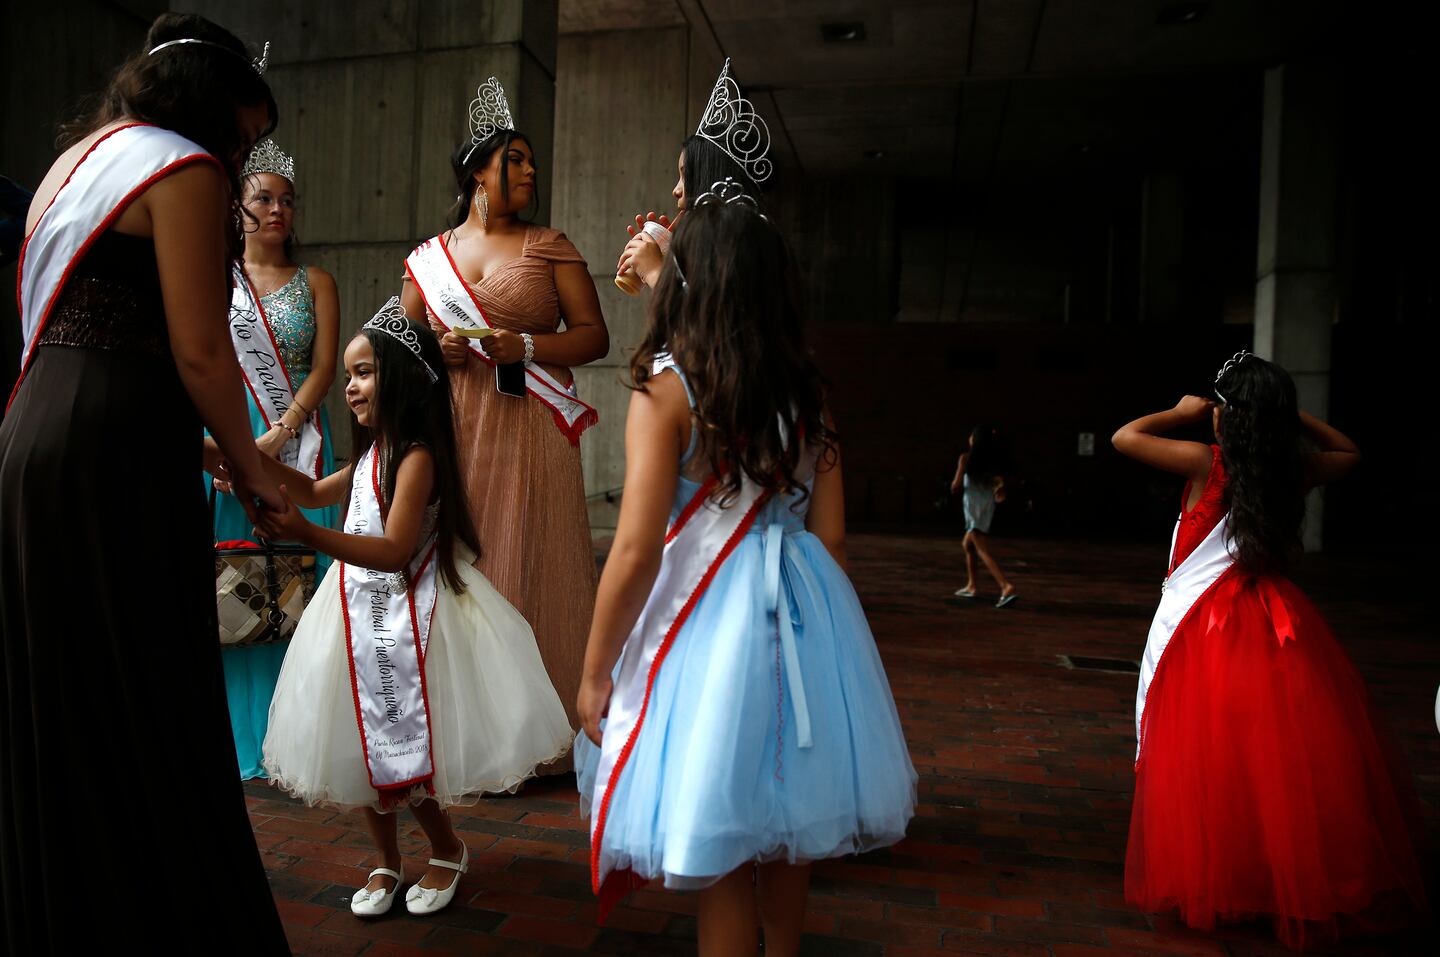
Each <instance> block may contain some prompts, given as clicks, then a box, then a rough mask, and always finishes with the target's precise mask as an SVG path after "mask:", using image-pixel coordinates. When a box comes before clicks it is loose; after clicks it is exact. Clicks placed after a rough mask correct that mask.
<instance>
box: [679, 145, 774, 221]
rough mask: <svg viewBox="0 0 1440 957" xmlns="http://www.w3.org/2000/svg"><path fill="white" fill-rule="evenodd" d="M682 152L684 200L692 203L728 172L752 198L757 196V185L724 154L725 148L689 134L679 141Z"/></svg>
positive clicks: (738, 165)
mask: <svg viewBox="0 0 1440 957" xmlns="http://www.w3.org/2000/svg"><path fill="white" fill-rule="evenodd" d="M680 151H681V152H682V153H683V154H685V201H686V202H687V203H690V204H693V203H694V202H695V200H696V198H697V197H699V196H700V195H701V194H703V193H704V192H705V191H706V190H707V189H709V188H710V187H711V186H712V185H713V184H715V183H722V182H724V181H725V178H726V177H727V176H728V177H730V178H731V179H733V180H734V181H735V182H737V183H739V184H740V186H741V187H742V188H743V189H744V190H745V192H746V193H748V194H749V195H750V196H752V197H754V198H755V199H757V200H758V199H759V198H760V187H759V185H758V184H756V182H755V181H754V180H752V179H751V178H750V177H749V175H748V174H747V173H746V172H745V170H744V169H742V168H741V166H740V164H739V163H737V162H735V161H734V160H733V159H731V158H730V157H729V156H728V155H726V153H725V151H724V150H722V149H721V148H720V147H718V146H716V145H715V144H714V143H712V142H710V141H709V140H707V139H706V138H705V137H703V136H700V135H699V134H698V133H697V134H692V135H691V136H690V137H689V139H687V140H686V141H685V142H684V143H682V144H681V145H680Z"/></svg>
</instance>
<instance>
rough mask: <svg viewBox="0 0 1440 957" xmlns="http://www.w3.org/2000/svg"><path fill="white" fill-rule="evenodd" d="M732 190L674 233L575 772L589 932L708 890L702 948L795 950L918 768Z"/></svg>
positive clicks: (811, 369) (789, 304) (600, 613)
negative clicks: (672, 891)
mask: <svg viewBox="0 0 1440 957" xmlns="http://www.w3.org/2000/svg"><path fill="white" fill-rule="evenodd" d="M733 195H734V193H732V192H730V191H727V190H724V189H723V187H722V186H721V184H716V186H715V187H712V190H711V192H710V193H709V194H707V195H705V196H702V197H701V198H700V199H699V200H697V202H696V203H695V204H694V206H693V208H692V210H691V211H690V212H689V213H688V214H687V215H686V217H685V219H684V220H682V222H681V224H680V226H679V227H678V229H677V230H676V235H675V240H674V245H673V246H672V247H671V252H670V255H669V256H667V257H666V260H665V265H664V267H663V271H662V273H661V277H660V280H659V282H658V284H657V288H656V295H655V299H654V301H653V304H652V307H651V311H650V319H649V328H648V331H647V333H646V337H645V339H644V341H643V342H642V344H641V346H640V348H639V350H638V352H637V356H640V357H644V358H637V360H636V361H635V363H634V364H633V365H632V375H633V377H634V379H635V383H636V387H637V390H638V391H636V392H635V393H634V395H633V396H632V398H631V404H630V411H629V418H628V421H627V424H626V476H625V482H626V484H625V497H624V500H623V503H622V507H621V514H620V520H619V526H618V528H617V531H616V535H615V542H614V546H613V548H612V550H611V552H610V557H609V559H608V561H607V563H606V566H605V571H604V574H603V575H602V577H601V580H600V586H599V594H598V597H597V604H596V609H595V619H594V623H593V625H592V628H591V632H590V640H589V645H588V648H587V652H586V661H585V672H584V676H583V678H582V683H581V691H580V697H579V702H578V707H579V715H580V719H581V722H582V725H583V733H582V734H581V736H580V737H579V739H578V741H577V760H576V765H577V768H578V774H579V784H580V793H581V807H582V810H583V811H584V812H585V813H586V814H587V815H588V816H589V819H590V825H591V869H592V874H591V876H592V881H593V884H594V888H595V890H596V892H597V894H599V896H600V909H601V914H602V918H603V915H604V914H605V913H606V912H608V910H609V908H610V907H611V906H613V904H614V903H615V902H616V901H617V900H618V899H619V898H620V897H621V896H623V895H624V894H625V893H626V892H627V891H628V890H629V889H631V888H633V887H636V886H638V885H640V884H642V883H644V882H646V881H649V880H655V879H658V880H663V881H664V883H665V885H666V886H667V887H672V888H682V889H693V890H697V891H698V892H699V901H698V915H699V924H698V932H699V943H700V952H701V953H702V954H709V953H714V954H727V955H729V954H741V953H754V952H755V946H756V938H757V932H759V931H760V930H763V933H764V940H765V952H766V954H770V955H777V954H793V953H795V952H796V950H797V948H798V946H799V940H800V931H801V926H802V924H803V920H804V910H805V900H806V896H807V893H808V886H809V883H808V882H809V868H808V864H809V862H811V861H815V860H821V859H824V858H829V857H835V856H840V855H845V854H853V853H858V852H861V851H865V850H868V849H871V848H876V847H883V846H885V845H888V844H892V843H894V842H895V841H898V840H900V839H901V838H902V837H903V836H904V833H905V828H906V825H907V823H908V822H909V820H910V817H911V816H912V814H913V809H914V802H915V784H916V776H915V771H914V768H913V766H912V765H911V762H910V758H909V754H908V751H907V749H906V745H905V738H904V735H903V733H902V731H901V727H900V720H899V717H898V714H897V712H896V708H895V702H894V699H893V697H892V696H891V692H890V686H889V682H888V680H887V678H886V675H885V669H884V667H883V665H882V664H881V661H880V656H879V653H878V652H877V650H876V647H875V640H874V638H873V637H872V635H871V633H870V628H869V625H868V624H867V622H866V620H865V613H864V611H863V610H862V608H861V606H860V602H859V600H858V599H857V598H856V595H855V590H854V588H853V587H852V586H851V584H850V581H849V579H848V578H847V577H846V574H845V570H844V563H845V525H844V500H843V491H842V485H841V478H840V461H839V451H838V446H837V445H836V437H835V434H834V432H832V431H831V428H830V426H829V424H828V421H827V418H826V416H825V414H824V412H823V410H822V395H821V381H820V377H819V373H818V371H817V370H816V368H815V366H814V364H813V363H812V362H811V360H810V358H809V355H808V353H807V351H806V350H805V347H804V343H803V341H802V338H801V324H800V318H799V313H798V309H797V308H796V305H795V303H794V301H793V300H792V299H791V298H789V296H788V293H787V290H788V289H790V288H791V286H790V285H789V282H790V279H791V277H790V266H789V260H788V256H787V253H786V251H785V248H784V243H783V241H782V240H781V238H780V236H779V234H778V232H777V231H776V230H775V229H774V227H773V226H771V225H770V223H769V222H767V221H766V220H765V219H764V218H763V217H761V216H760V214H759V213H758V212H757V211H756V210H755V208H754V206H753V205H752V204H751V203H750V202H748V201H747V200H745V199H743V198H742V199H738V200H734V201H731V202H726V199H727V198H729V197H732V196H733ZM667 349H668V354H665V353H666V350H667ZM650 357H655V358H654V359H653V360H652V359H651V358H650ZM602 718H603V719H604V720H603V721H602ZM757 905H758V914H759V920H758V923H759V925H761V926H760V927H757V918H756V914H757Z"/></svg>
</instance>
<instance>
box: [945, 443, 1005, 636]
mask: <svg viewBox="0 0 1440 957" xmlns="http://www.w3.org/2000/svg"><path fill="white" fill-rule="evenodd" d="M956 492H962V495H961V502H962V503H963V505H964V507H965V541H964V546H965V586H964V587H963V588H959V589H956V591H955V594H956V595H958V596H959V597H961V598H975V597H977V592H976V590H975V557H976V556H977V555H978V556H979V557H980V560H981V561H982V562H984V563H985V569H986V570H987V571H989V572H990V575H991V577H992V578H994V579H995V584H997V585H999V586H1000V597H999V598H998V599H997V600H996V602H995V607H996V608H1004V607H1005V606H1006V605H1008V604H1010V603H1011V602H1013V601H1014V600H1015V599H1016V598H1018V597H1020V596H1019V595H1017V594H1016V592H1015V586H1014V584H1012V583H1011V581H1010V579H1008V578H1006V577H1005V573H1004V572H1003V571H1001V570H1000V563H999V562H997V561H996V560H995V556H994V555H991V554H990V522H991V520H992V519H994V517H995V506H996V505H999V504H1000V503H1002V502H1004V501H1005V476H1004V475H1003V474H1001V465H1000V443H999V440H998V438H997V436H996V435H995V430H994V429H992V428H989V427H988V426H983V425H977V426H975V428H973V429H971V430H970V444H969V446H968V447H967V448H966V449H965V451H964V452H961V453H960V461H959V462H958V463H956V465H955V477H954V478H953V479H951V480H950V494H952V495H953V494H955V493H956Z"/></svg>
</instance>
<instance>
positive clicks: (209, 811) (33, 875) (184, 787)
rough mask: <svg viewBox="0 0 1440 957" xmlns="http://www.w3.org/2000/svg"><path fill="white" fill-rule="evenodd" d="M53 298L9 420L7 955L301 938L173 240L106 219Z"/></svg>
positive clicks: (0, 599)
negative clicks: (168, 262) (276, 854)
mask: <svg viewBox="0 0 1440 957" xmlns="http://www.w3.org/2000/svg"><path fill="white" fill-rule="evenodd" d="M216 281H217V282H219V281H222V280H221V279H220V278H219V276H218V275H217V278H216ZM55 309H56V312H55V313H54V315H53V316H52V318H51V320H50V323H49V325H48V326H47V327H46V330H45V332H44V334H43V335H42V338H41V341H40V344H39V345H38V346H37V351H36V354H35V360H34V363H33V365H32V366H31V368H30V371H29V373H28V374H27V375H26V377H25V380H24V382H23V383H22V385H21V387H20V390H19V392H18V394H17V395H16V398H15V401H14V404H13V405H12V406H11V408H10V410H9V412H8V413H7V414H6V416H5V420H4V423H3V425H0V639H3V644H0V696H3V700H0V898H3V910H0V918H3V925H4V930H3V932H0V951H8V952H9V953H11V954H25V955H27V957H28V955H40V954H65V955H70V954H80V953H87V952H91V951H92V950H93V947H94V941H95V940H96V939H97V937H98V939H100V940H112V941H114V945H115V946H116V947H119V948H131V947H133V948H136V949H138V950H140V951H143V952H147V953H180V952H187V953H196V954H199V953H204V954H232V953H233V954H241V953H243V954H247V955H251V954H255V955H259V954H264V955H269V954H288V953H289V948H288V947H287V945H286V942H285V935H284V931H283V929H282V928H281V925H280V920H279V916H278V914H277V912H276V909H275V902H274V898H273V897H272V896H271V893H270V888H269V884H268V883H267V881H266V877H265V872H264V870H263V868H262V866H261V862H260V855H259V852H258V851H257V850H256V847H255V839H254V835H253V834H252V833H251V830H250V822H249V819H248V817H247V815H246V810H245V801H244V795H243V792H242V791H241V789H240V782H239V779H238V776H237V774H236V770H235V769H236V763H235V750H234V745H233V743H232V741H231V736H230V720H229V715H228V713H227V710H226V705H225V686H224V680H223V677H222V674H221V666H220V650H219V646H218V639H217V638H216V637H215V635H216V623H215V594H214V566H213V558H212V555H211V551H210V542H211V538H210V527H209V521H208V514H207V508H206V502H205V498H204V496H203V494H202V490H201V488H200V486H199V484H198V483H197V482H196V481H195V475H196V472H197V471H198V470H199V469H200V468H201V448H200V443H201V436H202V431H201V424H200V420H199V417H198V416H197V414H196V412H195V409H194V407H193V405H192V404H191V402H190V400H189V398H188V396H187V395H186V393H185V390H184V389H183V387H182V386H181V383H180V378H179V375H178V373H177V371H176V368H175V361H174V358H173V357H172V355H171V353H170V348H169V343H168V338H167V335H166V327H165V315H164V311H163V307H162V303H161V298H160V284H159V277H158V274H157V272H156V266H155V251H154V244H153V243H152V242H151V241H150V240H149V239H144V238H139V237H132V236H124V235H121V234H118V233H114V232H106V233H103V234H102V235H101V237H100V238H99V240H98V241H97V242H96V243H95V244H94V246H92V247H91V249H90V251H89V252H88V253H87V254H86V256H85V258H84V259H83V260H82V261H81V262H80V263H79V264H78V267H77V268H76V270H75V272H74V274H73V275H72V276H71V278H70V279H69V280H68V281H67V282H66V284H65V286H64V288H63V289H62V290H61V293H60V298H59V300H58V301H57V303H56V306H55ZM207 635H208V636H211V637H209V638H208V640H207V639H206V637H205V636H207Z"/></svg>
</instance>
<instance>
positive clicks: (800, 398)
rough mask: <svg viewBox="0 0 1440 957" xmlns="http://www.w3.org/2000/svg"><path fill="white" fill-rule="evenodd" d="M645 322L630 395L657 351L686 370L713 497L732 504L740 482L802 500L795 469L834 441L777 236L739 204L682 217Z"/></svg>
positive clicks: (830, 450) (830, 451)
mask: <svg viewBox="0 0 1440 957" xmlns="http://www.w3.org/2000/svg"><path fill="white" fill-rule="evenodd" d="M682 273H683V280H682ZM647 320H648V321H647V324H646V329H645V335H644V337H643V338H642V339H641V341H640V345H639V347H638V348H637V349H636V352H635V354H634V356H633V358H632V359H631V362H630V375H631V379H632V380H633V382H634V387H635V388H636V389H639V390H640V391H642V392H643V391H644V390H645V384H646V383H647V382H648V381H649V380H650V378H651V375H652V372H651V360H652V358H653V357H654V356H656V355H659V354H661V353H665V352H669V353H670V354H671V355H672V356H673V357H674V359H675V362H676V364H678V365H679V366H680V368H681V369H684V370H685V374H686V377H687V378H688V380H689V383H690V387H691V389H692V391H693V392H694V395H695V411H694V419H695V427H696V429H697V430H698V433H699V436H700V445H699V448H700V450H701V452H702V453H703V454H704V455H705V456H706V457H707V458H708V459H709V464H710V468H711V470H712V471H713V472H714V474H715V475H717V476H719V478H720V482H719V486H718V488H717V492H716V498H717V500H718V501H719V502H720V503H721V504H729V503H730V502H732V501H733V500H734V498H735V495H736V493H737V492H739V490H740V483H741V481H742V478H744V477H749V478H750V480H751V481H753V482H754V483H755V484H757V485H759V486H760V487H761V488H764V489H768V490H771V491H774V492H779V493H788V492H799V493H800V494H801V496H802V497H803V496H804V494H806V488H805V484H804V482H803V481H802V480H801V479H800V478H799V477H798V476H797V472H798V470H799V468H800V465H801V463H802V461H803V454H804V452H805V449H806V446H807V445H808V446H810V447H811V448H815V447H818V448H819V449H820V451H821V454H822V455H823V456H825V457H826V458H827V459H829V458H832V457H833V455H834V450H835V447H836V436H835V434H834V433H833V432H832V431H831V430H830V429H829V428H828V427H827V426H826V425H825V421H824V414H823V406H824V381H823V379H822V378H821V376H820V370H819V369H818V368H817V367H816V365H815V363H814V361H813V360H812V359H811V356H810V352H809V350H808V349H807V348H806V346H805V335H804V329H803V324H802V320H801V312H800V308H799V302H798V299H797V295H796V287H795V281H794V274H793V264H792V260H791V257H790V253H789V251H788V250H787V249H786V248H785V241H784V240H783V239H782V238H781V236H780V233H779V231H778V230H776V229H775V227H774V226H772V225H770V223H769V222H767V221H766V220H765V219H763V218H762V217H761V216H760V215H759V214H757V213H756V211H755V210H754V209H753V208H752V207H750V206H748V205H746V204H743V203H722V202H712V203H705V204H704V205H701V206H699V207H696V208H694V209H692V210H691V211H690V212H688V213H686V214H685V217H684V218H683V219H681V220H680V223H679V225H678V226H677V227H676V229H675V237H674V241H673V242H672V244H671V246H670V252H669V255H667V256H666V257H665V264H664V266H663V267H662V269H661V272H660V278H659V280H658V281H657V283H656V289H655V295H654V297H653V298H652V300H651V303H650V309H649V313H648V317H647ZM787 436H801V437H803V440H804V441H787Z"/></svg>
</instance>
